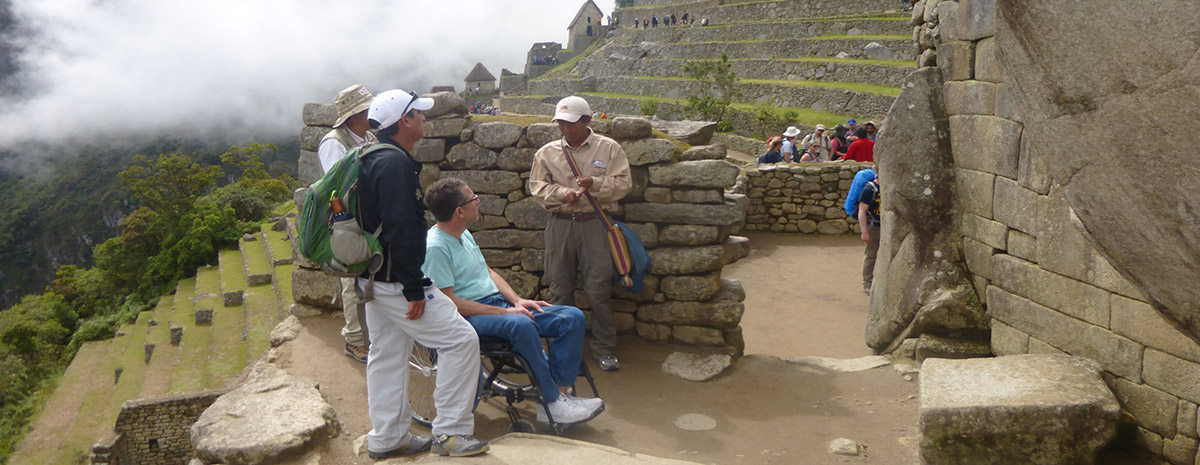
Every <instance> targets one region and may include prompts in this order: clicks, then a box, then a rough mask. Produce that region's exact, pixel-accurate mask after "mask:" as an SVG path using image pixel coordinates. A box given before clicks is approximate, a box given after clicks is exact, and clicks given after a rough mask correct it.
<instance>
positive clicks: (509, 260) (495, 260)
mask: <svg viewBox="0 0 1200 465" xmlns="http://www.w3.org/2000/svg"><path fill="white" fill-rule="evenodd" d="M479 251H480V252H482V253H483V259H484V260H485V261H487V265H488V266H489V267H492V268H507V267H510V266H513V265H519V264H521V251H520V250H505V249H480V250H479ZM521 268H522V269H524V267H521Z"/></svg>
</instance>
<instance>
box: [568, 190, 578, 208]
mask: <svg viewBox="0 0 1200 465" xmlns="http://www.w3.org/2000/svg"><path fill="white" fill-rule="evenodd" d="M565 199H566V201H567V205H575V204H577V203H579V193H578V192H575V191H570V192H567V195H566V196H565Z"/></svg>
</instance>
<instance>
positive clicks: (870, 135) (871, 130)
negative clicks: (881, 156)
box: [863, 121, 879, 140]
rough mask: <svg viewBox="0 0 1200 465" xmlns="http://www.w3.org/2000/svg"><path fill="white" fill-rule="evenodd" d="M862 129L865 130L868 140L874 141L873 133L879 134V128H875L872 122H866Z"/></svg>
mask: <svg viewBox="0 0 1200 465" xmlns="http://www.w3.org/2000/svg"><path fill="white" fill-rule="evenodd" d="M863 129H866V130H867V138H868V139H871V140H875V133H876V132H879V128H878V127H876V126H875V122H874V121H867V124H864V125H863Z"/></svg>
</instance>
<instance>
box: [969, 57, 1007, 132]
mask: <svg viewBox="0 0 1200 465" xmlns="http://www.w3.org/2000/svg"><path fill="white" fill-rule="evenodd" d="M975 79H977V80H980V81H987V82H1003V81H1004V78H1003V77H1002V76H1001V74H1000V65H999V63H997V62H996V39H995V38H994V37H988V38H986V39H983V40H981V41H979V42H977V43H976V44H975ZM996 116H1002V117H1005V118H1008V116H1005V115H1001V114H999V113H997V114H996Z"/></svg>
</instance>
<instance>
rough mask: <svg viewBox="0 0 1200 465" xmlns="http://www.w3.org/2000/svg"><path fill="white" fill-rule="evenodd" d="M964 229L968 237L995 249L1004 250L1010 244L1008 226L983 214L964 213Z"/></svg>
mask: <svg viewBox="0 0 1200 465" xmlns="http://www.w3.org/2000/svg"><path fill="white" fill-rule="evenodd" d="M962 231H963V234H964V235H966V236H967V237H969V238H972V239H975V240H977V241H979V242H982V243H984V244H987V245H988V246H991V247H992V248H993V249H1000V250H1004V249H1005V248H1006V247H1007V244H1008V242H1007V240H1008V228H1007V227H1005V226H1004V224H1002V223H997V222H995V221H992V220H989V219H987V218H984V217H981V216H976V215H973V214H970V213H964V214H963V216H962Z"/></svg>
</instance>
